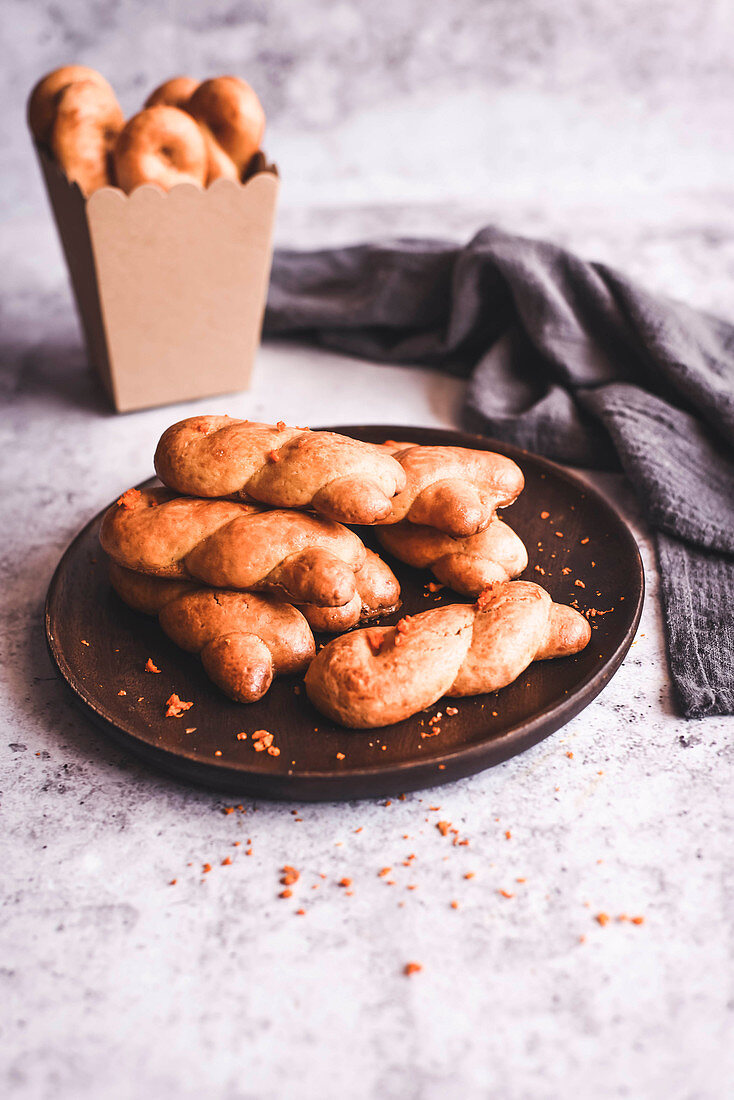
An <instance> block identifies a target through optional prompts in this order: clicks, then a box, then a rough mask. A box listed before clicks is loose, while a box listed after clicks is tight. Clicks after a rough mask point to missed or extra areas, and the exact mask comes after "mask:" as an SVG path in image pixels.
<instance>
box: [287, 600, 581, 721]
mask: <svg viewBox="0 0 734 1100" xmlns="http://www.w3.org/2000/svg"><path fill="white" fill-rule="evenodd" d="M590 637H591V628H590V627H589V624H588V622H587V621H586V619H585V618H584V617H583V616H582V615H580V614H579V613H578V612H577V611H574V610H573V608H570V607H565V606H563V605H562V604H557V603H554V602H553V600H552V599H551V597H550V596H549V595H548V593H547V592H546V591H545V590H544V589H542V588H540V587H539V585H537V584H532V583H531V582H530V581H507V582H504V583H499V584H493V585H491V586H490V587H489V588H487V589H486V590H485V591H484V592H483V593H482V595H481V596H480V597H479V600H478V601H477V603H476V604H450V605H449V606H447V607H439V608H436V609H435V610H433V611H424V612H422V613H421V614H419V615H413V616H411V617H410V618H406V619H401V621H400V622H399V623H398V625H397V626H395V627H391V626H390V627H368V628H367V629H365V630H357V631H354V632H353V633H351V634H343V635H342V636H341V637H339V638H335V639H334V640H333V641H331V642H329V644H328V645H327V646H325V647H324V649H322V650H321V652H320V653H319V654H318V655H317V656H316V657H315V658H314V660H313V662H312V663H311V665H310V667H309V670H308V672H307V673H306V690H307V692H308V696H309V698H310V699H311V702H312V703H313V704H314V706H316V707H318V709H319V710H320V711H322V712H323V713H324V714H326V715H327V716H328V717H329V718H332V719H334V720H335V721H337V722H340V723H341V724H342V725H343V726H350V727H353V728H357V729H364V728H369V727H372V726H385V725H390V724H391V723H393V722H401V721H402V720H403V719H404V718H408V717H409V716H410V715H411V714H415V713H416V712H417V711H419V710H423V708H424V707H428V706H431V705H432V704H433V703H435V702H436V701H437V700H438V699H440V698H441V696H442V695H450V696H460V695H482V694H485V693H486V692H490V691H497V690H498V689H499V688H502V687H505V686H506V685H507V684H510V683H512V681H513V680H515V679H517V677H518V676H519V675H520V673H522V672H523V671H524V670H525V669H526V668H527V667H528V665H529V664H530V663H531V662H532V661H541V660H547V659H548V658H551V657H564V656H567V655H569V654H572V653H578V652H579V651H580V650H582V649H583V648H584V647H585V646H586V645H587V644H588V641H589V638H590Z"/></svg>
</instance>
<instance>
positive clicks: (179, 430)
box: [155, 416, 405, 524]
mask: <svg viewBox="0 0 734 1100" xmlns="http://www.w3.org/2000/svg"><path fill="white" fill-rule="evenodd" d="M155 468H156V473H157V474H158V477H159V478H160V479H161V481H162V482H163V483H164V484H165V485H168V486H170V488H171V489H176V490H177V491H178V492H179V493H188V494H189V495H191V496H199V497H234V498H239V499H240V500H253V501H260V502H262V503H263V504H270V505H274V506H275V507H277V508H313V510H314V511H315V512H319V513H320V514H321V515H322V516H328V517H329V518H330V519H333V520H339V521H341V522H342V523H363V524H371V523H376V522H378V521H380V520H383V519H385V518H386V517H387V516H389V515H390V507H391V500H392V498H393V497H394V496H395V494H396V493H398V492H400V490H401V489H403V487H404V485H405V473H404V472H403V468H402V467H401V465H400V463H399V462H396V460H395V459H394V458H393V457H392V455H391V454H389V453H388V452H387V451H386V450H385V449H384V448H382V447H377V446H375V445H374V444H372V443H362V442H360V441H359V440H356V439H348V438H347V437H346V436H343V435H336V434H334V433H333V432H310V431H308V429H301V428H288V427H286V425H285V424H284V423H283V422H282V421H280V422H279V423H278V425H277V426H273V425H271V424H257V423H251V422H250V421H248V420H233V419H232V418H231V417H228V416H192V417H189V419H188V420H182V421H180V422H179V423H178V424H174V425H173V426H172V427H170V428H168V429H167V431H165V432H164V433H163V435H162V436H161V439H160V442H159V443H158V447H157V448H156V452H155Z"/></svg>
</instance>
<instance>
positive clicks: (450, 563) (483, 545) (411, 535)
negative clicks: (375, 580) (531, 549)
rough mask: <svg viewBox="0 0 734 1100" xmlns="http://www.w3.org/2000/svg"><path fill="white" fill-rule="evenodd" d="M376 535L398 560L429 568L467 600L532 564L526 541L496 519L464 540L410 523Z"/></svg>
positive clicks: (390, 526)
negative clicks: (466, 597)
mask: <svg viewBox="0 0 734 1100" xmlns="http://www.w3.org/2000/svg"><path fill="white" fill-rule="evenodd" d="M377 537H378V539H379V540H380V543H381V544H382V546H384V548H385V549H386V550H388V551H389V552H390V553H391V554H393V555H394V556H395V557H396V558H398V559H399V560H400V561H404V562H405V563H406V565H412V566H413V568H414V569H430V570H431V571H432V572H433V575H434V576H435V577H436V578H437V579H438V580H439V581H441V583H442V584H445V585H448V587H449V588H453V589H454V591H455V592H461V593H463V595H465V596H478V595H479V593H480V592H481V591H482V590H483V589H484V588H486V587H487V585H488V584H493V583H494V582H495V581H508V580H511V579H512V578H513V577H517V576H519V575H520V573H522V571H523V569H525V568H527V564H528V554H527V550H526V549H525V545H524V543H523V541H522V539H521V538H519V536H518V535H516V534H515V532H514V531H513V530H512V529H511V528H510V527H508V526H507V524H506V523H504V522H503V521H502V520H501V519H499V517H497V516H495V518H494V519H493V520H492V522H491V523H490V524H489V526H488V527H485V528H484V530H483V531H479V532H478V533H477V534H476V535H467V537H466V538H455V537H454V536H452V535H446V534H444V532H443V531H437V530H436V529H435V528H434V527H421V526H418V525H417V524H414V523H407V522H406V521H403V522H402V523H393V524H386V525H384V526H380V527H378V528H377Z"/></svg>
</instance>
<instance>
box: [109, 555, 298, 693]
mask: <svg viewBox="0 0 734 1100" xmlns="http://www.w3.org/2000/svg"><path fill="white" fill-rule="evenodd" d="M110 581H111V583H112V587H113V588H114V589H115V591H116V592H117V593H118V595H119V596H120V597H121V599H122V600H124V602H125V603H126V604H128V605H129V606H130V607H132V608H134V610H136V611H143V612H145V613H146V614H148V615H157V616H158V621H159V622H160V624H161V626H162V628H163V630H164V631H165V633H166V634H167V635H168V637H169V638H170V639H171V640H172V641H173V642H175V643H176V645H177V646H180V647H181V649H185V650H186V651H187V652H188V653H198V654H199V656H200V657H201V661H202V664H203V665H204V668H205V670H206V673H207V675H208V676H209V678H210V679H211V680H213V681H214V683H215V684H216V685H217V687H219V688H221V690H222V691H223V692H224V693H225V695H228V696H229V697H230V699H234V700H235V702H237V703H254V702H257V700H258V699H262V697H263V695H264V694H265V693H266V691H267V690H268V688H269V687H270V685H271V683H272V682H273V678H274V677H275V676H287V675H289V674H290V673H296V672H303V671H304V669H305V668H307V666H308V663H309V661H310V660H311V659H312V658H313V655H314V653H315V652H316V646H315V644H314V640H313V634H312V633H311V629H310V627H309V625H308V623H307V622H306V620H305V619H304V617H303V615H301V613H300V611H297V610H296V608H295V607H292V606H291V605H290V604H287V603H280V602H279V601H277V600H273V599H270V598H268V597H267V596H255V595H253V594H252V593H249V592H248V593H244V592H227V591H222V590H219V591H214V590H213V589H210V588H201V587H197V586H196V585H193V584H191V583H190V582H187V581H167V580H161V579H160V578H158V577H144V576H141V575H140V574H139V573H133V572H131V571H130V570H129V569H123V568H122V567H121V566H119V565H115V564H114V563H113V564H112V565H111V566H110Z"/></svg>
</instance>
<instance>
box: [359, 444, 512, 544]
mask: <svg viewBox="0 0 734 1100" xmlns="http://www.w3.org/2000/svg"><path fill="white" fill-rule="evenodd" d="M383 446H384V447H385V448H386V449H388V450H390V451H391V453H392V454H393V456H394V458H396V459H397V461H398V462H399V463H400V465H401V466H402V467H403V470H404V471H405V475H406V484H405V488H404V489H403V490H402V491H401V492H399V493H398V494H397V496H396V497H395V498H394V499H393V501H392V509H391V512H390V515H389V517H387V518H386V519H383V520H381V521H379V522H381V523H385V524H388V523H390V524H392V523H400V522H401V521H402V520H408V522H409V523H416V524H419V525H422V526H426V527H435V528H436V529H437V530H439V531H444V532H445V533H446V534H447V535H454V536H456V537H457V538H463V537H466V536H467V535H474V534H476V533H477V531H482V530H484V528H485V527H486V526H487V525H488V524H489V522H490V521H491V519H492V517H493V516H494V514H495V510H496V509H497V508H505V507H506V506H507V505H508V504H512V502H513V501H514V500H516V499H517V497H518V496H519V495H520V493H521V492H522V490H523V487H524V485H525V479H524V477H523V475H522V470H521V469H520V467H519V466H518V465H517V463H515V462H513V461H512V459H511V458H505V456H504V455H498V454H495V453H494V452H493V451H473V450H469V449H467V448H466V447H420V446H416V445H415V444H411V443H398V444H396V443H387V444H383Z"/></svg>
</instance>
